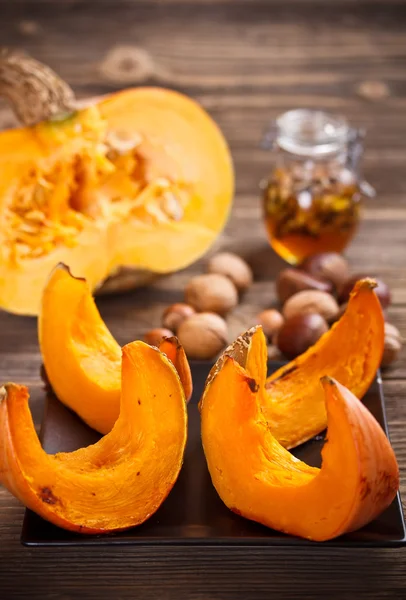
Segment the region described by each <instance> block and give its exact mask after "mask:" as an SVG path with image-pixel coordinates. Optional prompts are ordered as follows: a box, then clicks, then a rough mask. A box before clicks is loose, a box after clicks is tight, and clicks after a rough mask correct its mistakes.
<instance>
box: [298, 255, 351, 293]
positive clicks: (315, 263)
mask: <svg viewBox="0 0 406 600" xmlns="http://www.w3.org/2000/svg"><path fill="white" fill-rule="evenodd" d="M300 268H301V269H302V270H303V271H306V272H307V273H309V274H310V275H313V276H314V277H321V278H324V279H327V280H328V281H331V283H332V284H333V285H334V287H335V288H336V289H340V288H341V287H342V285H343V284H344V283H345V281H346V280H347V279H348V277H349V267H348V262H347V261H346V259H345V258H344V257H343V256H341V254H338V252H320V253H319V254H313V255H312V256H308V257H307V258H305V260H304V261H303V262H302V263H301V265H300Z"/></svg>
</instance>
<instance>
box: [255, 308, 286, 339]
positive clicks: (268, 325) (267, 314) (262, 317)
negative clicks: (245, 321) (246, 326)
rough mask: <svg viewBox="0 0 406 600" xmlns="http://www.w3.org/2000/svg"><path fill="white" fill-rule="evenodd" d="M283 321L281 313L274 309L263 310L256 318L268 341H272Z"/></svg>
mask: <svg viewBox="0 0 406 600" xmlns="http://www.w3.org/2000/svg"><path fill="white" fill-rule="evenodd" d="M283 321H284V319H283V317H282V315H281V313H280V312H279V311H278V310H275V309H274V308H269V309H268V310H263V311H262V312H261V313H259V315H258V317H257V322H258V324H259V325H262V329H263V330H264V333H265V335H266V337H267V338H268V340H270V339H272V337H273V336H274V335H275V333H277V332H278V331H279V329H280V328H281V327H282V325H283Z"/></svg>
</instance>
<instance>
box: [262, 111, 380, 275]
mask: <svg viewBox="0 0 406 600" xmlns="http://www.w3.org/2000/svg"><path fill="white" fill-rule="evenodd" d="M272 143H273V147H274V148H275V149H276V151H277V155H276V165H275V168H274V170H273V172H272V173H271V175H270V177H269V178H268V179H267V180H266V182H264V183H263V185H262V188H263V208H264V218H265V223H266V228H267V232H268V237H269V241H270V244H271V246H272V247H273V249H274V250H275V251H276V252H277V253H278V254H279V255H280V256H281V257H282V258H284V259H285V260H286V261H288V262H289V263H291V264H296V263H300V262H301V261H302V260H303V259H304V258H306V257H307V256H309V255H311V254H315V253H318V252H327V251H335V252H341V251H342V250H344V248H345V247H346V246H347V244H348V243H349V241H350V240H351V238H352V237H353V235H354V233H355V231H356V229H357V226H358V223H359V220H360V208H361V199H362V196H363V195H364V194H366V193H368V194H372V193H373V190H372V188H370V187H369V186H367V184H366V183H365V182H361V181H360V179H359V175H358V161H359V157H360V154H361V150H362V146H361V136H360V132H357V131H355V130H354V129H351V128H350V127H349V126H348V124H347V122H346V121H345V119H343V118H342V117H337V116H334V115H330V114H328V113H325V112H322V111H312V110H294V111H289V112H287V113H285V114H283V115H282V116H281V117H279V118H278V119H277V121H276V131H275V134H274V139H273V140H272Z"/></svg>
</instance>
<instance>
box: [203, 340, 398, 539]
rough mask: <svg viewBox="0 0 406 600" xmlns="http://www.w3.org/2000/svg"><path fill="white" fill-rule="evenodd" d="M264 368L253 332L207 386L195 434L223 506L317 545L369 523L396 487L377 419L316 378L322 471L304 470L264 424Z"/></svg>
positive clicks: (335, 386)
mask: <svg viewBox="0 0 406 600" xmlns="http://www.w3.org/2000/svg"><path fill="white" fill-rule="evenodd" d="M266 364H267V353H266V342H265V338H264V335H263V333H262V330H260V329H259V328H254V329H253V330H251V331H249V332H247V334H245V335H244V336H242V338H240V339H239V340H237V342H236V343H235V345H234V348H232V349H231V350H230V351H229V354H228V355H227V354H226V355H225V356H224V357H223V360H222V361H221V362H219V363H218V364H217V367H216V369H215V370H213V371H212V373H211V376H210V377H209V379H208V381H207V384H206V389H205V391H204V395H203V398H202V401H201V405H200V408H201V424H202V440H203V446H204V452H205V455H206V459H207V464H208V467H209V471H210V475H211V478H212V482H213V485H214V487H215V488H216V490H217V492H218V494H219V496H220V497H221V499H222V500H223V502H224V503H225V504H226V505H227V506H228V508H230V509H231V510H232V511H234V512H235V513H237V514H239V515H242V516H243V517H246V518H248V519H251V520H253V521H258V522H259V523H263V524H264V525H266V526H268V527H272V528H274V529H277V530H279V531H283V532H285V533H289V534H293V535H297V536H301V537H305V538H309V539H312V540H316V541H322V540H328V539H331V538H334V537H337V536H339V535H341V534H343V533H346V532H349V531H353V530H355V529H358V528H360V527H362V526H363V525H365V524H367V523H368V522H370V521H372V520H373V519H374V518H375V517H376V516H378V515H379V514H380V513H381V512H382V511H383V510H384V509H385V508H386V507H387V506H388V505H389V504H390V503H391V502H392V500H393V498H394V497H395V494H396V491H397V489H398V486H399V471H398V466H397V462H396V458H395V455H394V452H393V450H392V448H391V446H390V444H389V441H388V439H387V437H386V436H385V434H384V432H383V431H382V429H381V427H380V426H379V424H378V423H377V421H376V420H375V419H374V417H373V416H372V415H371V413H370V412H369V411H368V410H367V409H366V408H365V407H364V405H363V404H362V403H361V402H360V401H359V400H358V399H357V398H356V397H355V396H354V395H353V394H352V393H351V392H350V391H349V390H347V389H346V388H345V387H344V386H342V385H341V384H340V383H338V382H337V381H335V380H334V379H332V378H330V377H328V376H324V377H323V378H322V380H321V382H322V385H321V386H320V388H321V389H322V391H323V393H324V396H325V402H326V408H327V418H328V438H327V442H326V443H325V445H324V448H323V451H322V467H321V469H317V468H314V467H310V466H308V465H307V464H305V463H303V462H301V461H300V460H298V459H297V458H295V457H294V456H293V455H292V454H290V452H289V451H288V450H286V449H285V448H283V446H281V445H280V443H279V442H278V441H277V439H276V438H275V437H274V435H273V433H272V426H271V425H270V424H269V423H268V422H267V419H266V416H265V414H264V412H263V409H262V407H263V406H264V405H266V402H267V395H268V392H267V390H266V387H265V381H266ZM319 385H320V384H319Z"/></svg>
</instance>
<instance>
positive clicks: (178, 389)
mask: <svg viewBox="0 0 406 600" xmlns="http://www.w3.org/2000/svg"><path fill="white" fill-rule="evenodd" d="M2 391H3V393H2V398H1V402H0V481H1V482H2V483H3V484H4V485H5V486H6V487H7V488H8V489H9V490H10V492H11V493H12V494H14V496H16V497H17V498H18V499H19V500H20V501H21V502H23V503H24V504H25V505H26V506H27V507H28V508H30V509H31V510H33V511H35V512H36V513H37V514H39V515H40V516H41V517H43V518H44V519H47V520H48V521H51V522H52V523H54V524H55V525H58V526H60V527H63V528H65V529H70V530H72V531H78V532H80V533H104V532H109V531H118V530H122V529H127V528H129V527H134V526H135V525H139V524H140V523H143V522H144V521H145V520H146V519H148V518H149V517H150V516H151V515H152V514H154V512H155V511H156V510H157V509H158V508H159V506H160V505H161V504H162V502H163V501H164V500H165V498H166V497H167V495H168V494H169V492H170V490H171V489H172V487H173V485H174V483H175V481H176V479H177V477H178V474H179V471H180V469H181V466H182V461H183V453H184V449H185V443H186V429H187V413H186V403H185V396H184V392H183V388H182V385H181V383H180V380H179V377H178V374H177V372H176V370H175V368H174V367H173V365H172V363H171V362H170V361H169V359H168V358H167V357H166V355H165V354H163V353H162V352H160V351H159V350H158V349H156V348H152V347H151V346H148V345H147V344H144V343H143V342H132V343H131V344H128V345H127V346H125V347H124V348H123V359H122V389H121V403H120V416H119V418H118V420H117V423H116V424H115V426H114V428H113V430H112V431H111V432H110V433H109V434H108V435H106V436H105V437H103V438H102V439H101V440H100V441H99V442H97V443H96V444H94V445H93V446H89V447H87V448H82V449H80V450H77V451H76V452H71V453H60V454H56V455H48V454H46V453H45V451H44V450H43V449H42V447H41V444H40V442H39V440H38V437H37V434H36V432H35V429H34V424H33V421H32V417H31V413H30V410H29V407H28V390H27V388H25V387H24V386H20V385H15V384H9V385H6V386H5V387H4V388H3V390H2ZM83 393H84V392H83V390H81V389H80V388H78V389H77V395H78V396H80V395H81V394H83ZM163 414H165V418H162V416H163Z"/></svg>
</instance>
